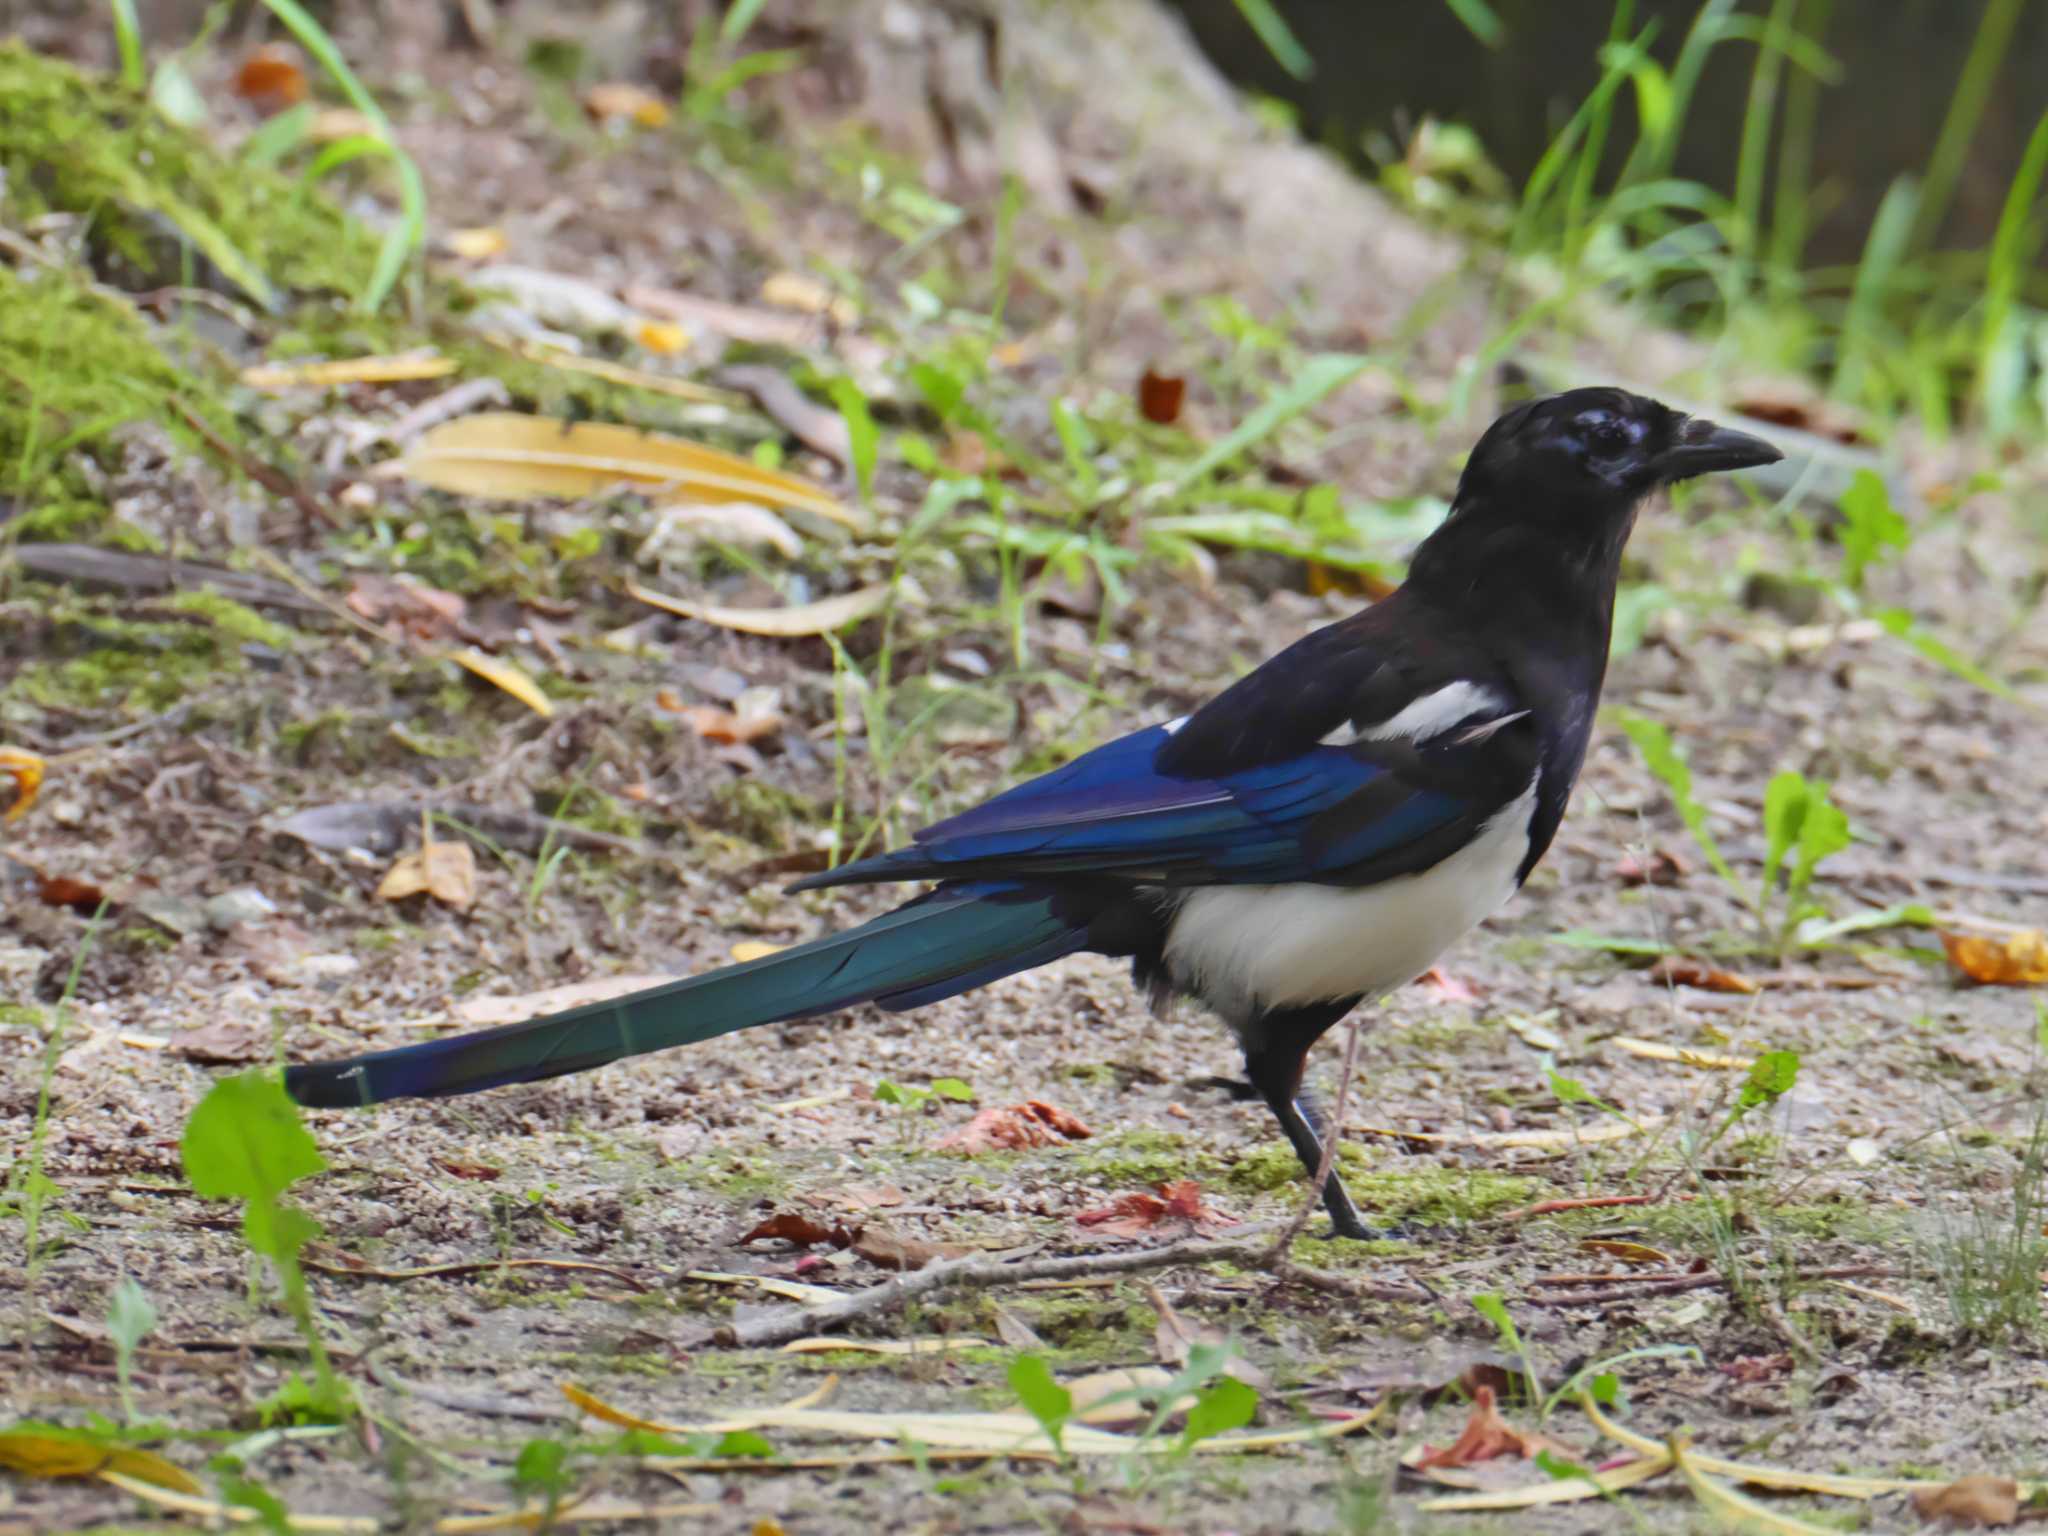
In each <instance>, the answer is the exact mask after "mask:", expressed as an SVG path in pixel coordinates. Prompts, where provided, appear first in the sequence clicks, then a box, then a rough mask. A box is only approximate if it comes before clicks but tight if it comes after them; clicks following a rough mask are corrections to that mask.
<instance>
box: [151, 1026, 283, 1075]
mask: <svg viewBox="0 0 2048 1536" xmlns="http://www.w3.org/2000/svg"><path fill="white" fill-rule="evenodd" d="M170 1052H171V1054H172V1055H173V1056H182V1057H184V1058H185V1060H187V1061H196V1062H200V1063H203V1064H204V1065H207V1066H231V1065H236V1064H239V1063H242V1062H250V1061H264V1060H267V1059H268V1058H269V1056H270V1052H271V1035H270V1026H269V1024H267V1023H264V1024H258V1023H257V1022H256V1021H255V1020H253V1019H216V1020H214V1022H213V1023H211V1024H202V1025H200V1026H199V1028H197V1029H185V1030H180V1031H179V1032H178V1033H177V1034H175V1035H173V1036H171V1043H170Z"/></svg>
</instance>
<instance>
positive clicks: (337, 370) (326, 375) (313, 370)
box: [242, 352, 455, 390]
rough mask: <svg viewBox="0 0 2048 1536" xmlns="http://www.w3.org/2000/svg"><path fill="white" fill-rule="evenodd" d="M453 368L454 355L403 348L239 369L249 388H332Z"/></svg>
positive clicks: (399, 380) (430, 375)
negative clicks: (378, 354) (380, 354)
mask: <svg viewBox="0 0 2048 1536" xmlns="http://www.w3.org/2000/svg"><path fill="white" fill-rule="evenodd" d="M454 371H455V359H454V358H452V357H437V356H435V355H434V354H433V353H431V352H406V353H400V354H398V355H395V356H389V357H338V358H320V359H316V360H314V361H312V362H302V363H263V364H259V365H258V366H256V367H254V368H244V369H243V370H242V382H243V383H244V384H246V385H248V386H249V387H250V388H251V389H263V390H280V389H332V388H335V387H338V386H340V385H343V384H407V383H412V382H414V381H416V380H419V379H442V378H446V377H447V376H448V375H449V374H451V373H453V372H454Z"/></svg>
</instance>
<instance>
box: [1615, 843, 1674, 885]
mask: <svg viewBox="0 0 2048 1536" xmlns="http://www.w3.org/2000/svg"><path fill="white" fill-rule="evenodd" d="M1688 873H1690V870H1689V868H1688V866H1687V865H1686V862H1685V860H1683V859H1681V858H1680V857H1679V856H1678V855H1677V854H1675V853H1673V852H1671V851H1670V850H1669V849H1666V848H1653V849H1652V850H1651V851H1650V856H1649V857H1648V858H1646V859H1643V858H1638V857H1636V855H1634V854H1632V853H1625V854H1623V855H1622V856H1621V857H1620V858H1619V859H1617V860H1615V862H1614V878H1615V879H1617V880H1619V881H1620V882H1621V883H1622V884H1623V885H1676V884H1678V882H1679V881H1681V880H1683V879H1684V878H1685V877H1686V875H1687V874H1688Z"/></svg>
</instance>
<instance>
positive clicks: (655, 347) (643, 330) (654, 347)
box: [633, 320, 690, 357]
mask: <svg viewBox="0 0 2048 1536" xmlns="http://www.w3.org/2000/svg"><path fill="white" fill-rule="evenodd" d="M633 339H634V340H635V341H637V342H639V343H640V345H641V346H643V347H645V348H646V349H647V350H648V351H650V352H653V353H657V354H659V355H660V356H662V357H673V356H674V355H675V354H676V353H678V352H682V351H685V350H687V349H688V347H689V345H690V333H689V332H688V331H686V330H684V329H683V328H682V327H681V326H680V325H677V324H676V323H675V322H674V321H673V320H642V321H641V322H640V323H639V324H637V325H635V326H634V327H633Z"/></svg>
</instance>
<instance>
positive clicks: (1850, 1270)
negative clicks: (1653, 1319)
mask: <svg viewBox="0 0 2048 1536" xmlns="http://www.w3.org/2000/svg"><path fill="white" fill-rule="evenodd" d="M1906 1274H1907V1271H1905V1270H1902V1269H1892V1268H1889V1267H1888V1266H1886V1265H1883V1264H1848V1265H1844V1266H1843V1267H1841V1268H1839V1269H1802V1270H1800V1271H1798V1272H1797V1273H1796V1274H1795V1275H1794V1276H1793V1277H1792V1278H1793V1279H1795V1280H1900V1279H1904V1278H1905V1276H1906ZM1727 1283H1728V1277H1727V1276H1726V1275H1719V1274H1701V1275H1669V1276H1663V1275H1654V1276H1649V1277H1646V1278H1644V1279H1642V1280H1634V1281H1631V1282H1630V1283H1629V1284H1627V1285H1626V1286H1623V1285H1616V1286H1615V1287H1614V1288H1613V1289H1612V1290H1605V1291H1567V1292H1565V1293H1563V1294H1561V1295H1556V1296H1531V1297H1529V1298H1528V1300H1529V1303H1530V1305H1531V1306H1537V1307H1595V1306H1599V1305H1601V1304H1602V1303H1603V1302H1610V1301H1633V1300H1634V1299H1635V1298H1637V1297H1638V1296H1674V1295H1676V1294H1678V1293H1679V1292H1680V1291H1706V1290H1713V1289H1716V1288H1717V1287H1720V1286H1724V1285H1726V1284H1727Z"/></svg>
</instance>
